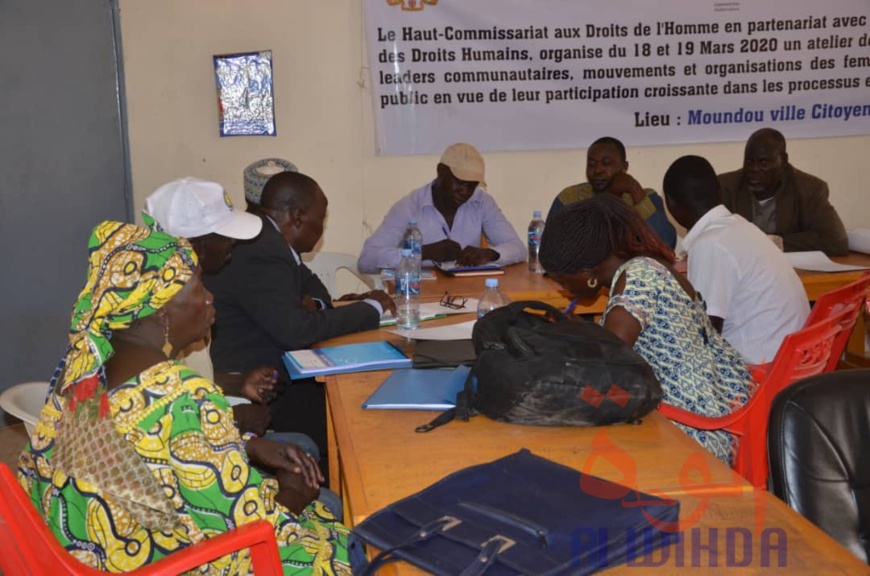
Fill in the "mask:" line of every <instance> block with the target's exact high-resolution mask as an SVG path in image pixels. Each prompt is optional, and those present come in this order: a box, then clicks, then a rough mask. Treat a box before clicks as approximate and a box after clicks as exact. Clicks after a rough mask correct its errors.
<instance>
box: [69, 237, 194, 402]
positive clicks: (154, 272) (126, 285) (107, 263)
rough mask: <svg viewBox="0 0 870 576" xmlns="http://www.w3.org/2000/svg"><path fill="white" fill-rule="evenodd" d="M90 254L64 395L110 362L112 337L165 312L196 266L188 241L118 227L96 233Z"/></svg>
mask: <svg viewBox="0 0 870 576" xmlns="http://www.w3.org/2000/svg"><path fill="white" fill-rule="evenodd" d="M88 251H89V253H90V257H89V262H88V279H87V283H86V284H85V287H84V289H82V292H81V294H79V297H78V300H77V301H76V303H75V306H74V307H73V314H72V323H71V326H70V335H69V348H68V351H67V355H66V373H65V375H64V377H63V381H62V382H61V383H60V388H59V391H60V392H64V391H65V390H67V388H68V387H69V386H70V385H72V384H75V383H76V382H77V381H79V380H81V379H82V378H84V377H86V376H88V375H91V374H95V373H96V372H97V370H98V369H99V368H100V366H102V365H104V364H105V363H106V361H107V360H108V359H109V358H110V357H111V356H112V353H113V349H112V344H111V341H110V337H111V333H112V331H113V330H122V329H124V328H129V327H130V325H131V324H132V323H133V322H135V321H136V320H138V319H140V318H145V317H147V316H150V315H151V314H154V313H155V312H156V311H157V310H159V309H160V308H161V307H163V305H164V304H166V303H167V302H168V301H169V300H171V299H172V297H173V296H175V295H176V294H177V293H178V292H179V291H180V290H181V289H182V287H184V285H185V284H186V283H187V281H188V280H190V278H191V276H192V275H193V270H194V269H195V268H196V264H197V258H196V253H195V252H194V251H193V249H192V248H191V247H190V244H189V243H188V242H187V240H184V239H179V238H175V237H174V236H170V235H169V234H165V233H162V232H156V231H152V230H149V229H147V228H140V227H138V226H134V225H132V224H122V223H120V222H103V223H102V224H100V225H99V226H97V227H96V228H94V231H93V233H92V234H91V238H90V241H89V242H88Z"/></svg>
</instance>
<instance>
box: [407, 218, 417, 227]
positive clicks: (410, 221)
mask: <svg viewBox="0 0 870 576" xmlns="http://www.w3.org/2000/svg"><path fill="white" fill-rule="evenodd" d="M416 225H417V219H416V218H411V219H410V220H408V226H416Z"/></svg>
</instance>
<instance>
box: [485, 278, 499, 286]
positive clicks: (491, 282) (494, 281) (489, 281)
mask: <svg viewBox="0 0 870 576" xmlns="http://www.w3.org/2000/svg"><path fill="white" fill-rule="evenodd" d="M483 285H484V286H486V287H487V288H498V278H487V279H486V280H484V281H483Z"/></svg>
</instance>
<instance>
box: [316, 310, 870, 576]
mask: <svg viewBox="0 0 870 576" xmlns="http://www.w3.org/2000/svg"><path fill="white" fill-rule="evenodd" d="M468 318H469V317H468V316H467V315H455V316H452V317H449V318H444V319H441V320H436V321H433V322H441V323H446V322H458V321H464V320H467V319H468ZM380 338H385V339H388V340H392V341H394V342H396V341H400V340H402V337H401V336H398V335H395V334H392V333H390V332H386V331H370V332H364V333H359V334H355V335H352V336H348V337H343V338H336V339H333V340H331V341H329V342H328V344H329V345H336V344H342V343H351V342H360V341H364V340H373V339H380ZM325 344H327V343H325ZM389 373H390V372H389V371H377V372H366V373H357V374H341V375H334V376H329V377H327V378H326V379H325V380H326V393H327V418H328V437H329V465H330V483H331V487H332V488H333V489H334V490H336V491H339V492H340V493H341V495H342V498H343V501H344V506H345V523H347V524H348V525H350V526H354V525H356V524H358V523H359V522H361V521H362V520H364V519H365V518H366V517H368V516H369V515H371V514H372V513H374V512H376V511H377V510H380V509H381V508H383V507H385V506H387V505H388V504H390V503H392V502H394V501H396V500H399V499H401V498H404V497H406V496H409V495H411V494H414V493H416V492H418V491H420V490H422V489H423V488H425V487H427V486H429V485H431V484H433V483H435V482H436V481H438V480H440V479H441V478H443V477H444V476H446V475H448V474H450V473H452V472H455V471H457V470H461V469H463V468H465V467H467V466H471V465H474V464H480V463H484V462H489V461H492V460H495V459H497V458H501V457H503V456H506V455H508V454H511V453H513V452H516V451H517V450H519V449H521V448H528V449H529V450H531V451H532V452H533V453H535V454H538V455H540V456H543V457H545V458H549V459H550V460H553V461H556V462H559V463H561V464H564V465H566V466H570V467H572V468H574V469H576V470H580V471H582V472H584V473H588V474H592V475H594V476H598V477H600V478H605V479H608V480H611V481H614V482H617V483H619V484H622V485H623V486H627V487H628V488H631V489H633V490H640V491H643V492H648V493H652V494H658V495H663V496H668V497H671V498H675V499H677V500H679V501H680V504H681V511H680V529H681V530H685V532H684V533H683V538H684V543H683V544H682V545H681V547H676V548H672V549H671V551H670V552H669V556H668V557H667V558H666V559H664V560H663V561H662V557H661V555H654V556H653V557H651V558H650V559H649V561H648V562H649V563H648V565H646V566H642V565H631V566H629V565H625V566H620V567H616V568H613V569H612V570H611V571H608V574H611V573H612V574H628V575H632V574H656V575H657V576H662V575H663V574H671V573H675V572H676V571H678V570H679V571H680V572H681V573H686V572H691V573H705V574H718V573H725V571H726V570H727V571H728V574H731V573H736V574H760V573H761V572H762V571H765V572H766V573H769V570H770V569H769V568H764V566H766V565H769V566H771V567H773V568H774V569H776V568H777V567H778V568H779V569H780V571H784V569H787V570H788V571H789V573H793V574H867V573H868V568H867V566H866V565H864V564H862V563H861V562H860V561H858V560H857V559H856V558H855V557H854V556H852V555H851V554H850V553H849V552H848V551H846V550H845V549H843V548H842V547H841V546H840V545H839V544H837V543H836V542H835V541H834V540H832V539H831V538H830V537H828V536H827V535H826V534H824V533H823V532H821V531H820V530H819V529H818V528H816V527H815V526H813V525H812V524H811V523H809V522H808V521H807V520H805V519H804V518H802V517H801V516H800V515H798V514H797V513H795V512H793V511H792V510H791V509H789V508H788V507H787V506H786V505H785V504H783V503H782V502H780V501H779V500H777V499H776V498H775V497H773V496H771V495H769V494H768V493H766V492H753V490H752V487H751V486H750V485H749V484H748V483H747V482H745V481H744V480H743V479H742V478H741V477H740V476H738V475H736V474H735V473H734V472H733V471H732V470H730V469H729V468H728V467H727V466H725V465H724V464H722V463H721V462H719V461H718V460H716V459H715V458H714V457H713V456H712V455H710V454H709V453H708V452H707V451H706V450H704V449H702V448H701V447H700V446H699V445H698V444H696V443H695V442H694V441H693V440H691V439H690V438H689V437H688V436H686V435H685V434H684V433H683V432H682V431H681V430H679V429H678V428H677V427H676V426H675V425H673V424H672V423H671V422H669V421H668V420H667V419H665V418H664V417H662V416H661V415H660V414H659V413H658V412H653V413H652V414H650V415H649V416H647V417H646V418H645V419H644V421H643V422H642V423H641V424H640V425H628V424H626V425H619V426H610V427H598V428H568V427H552V428H551V427H533V426H516V425H511V424H503V423H498V422H495V421H492V420H489V419H487V418H485V417H484V416H478V417H476V418H472V419H471V420H470V421H469V422H452V423H450V424H447V425H445V426H442V427H440V428H438V429H436V430H433V431H431V432H427V433H423V434H420V433H416V432H415V431H414V429H415V428H416V427H417V426H418V425H420V424H422V423H425V422H428V421H429V420H431V419H432V418H433V417H434V416H435V415H436V414H437V413H436V412H430V411H412V410H363V409H362V408H361V405H362V403H363V402H364V401H365V399H366V398H368V396H369V395H370V394H371V393H372V392H373V391H374V390H375V389H376V388H377V387H378V386H379V385H380V384H381V383H382V382H383V380H384V379H385V378H386V377H387V376H388V375H389ZM578 490H588V491H591V492H593V493H594V491H595V487H594V486H591V487H590V486H587V487H585V488H584V487H583V486H580V487H578ZM614 496H615V497H617V498H619V499H622V500H623V502H630V501H631V500H632V499H634V498H636V496H635V492H634V491H627V492H626V493H625V494H622V495H611V497H614ZM744 537H746V538H747V540H746V541H745V542H744V540H742V538H744ZM735 539H738V540H736V541H737V542H738V546H737V547H736V550H737V552H736V553H735V546H734V545H733V542H734V541H735ZM714 541H715V543H716V544H715V546H713V547H711V546H709V544H710V543H711V542H714ZM778 543H782V546H781V555H780V554H779V549H777V550H770V549H769V548H771V547H772V546H773V545H776V544H778ZM749 554H751V557H750V556H749ZM654 559H655V560H656V561H655V562H653V560H654ZM659 561H661V564H659ZM744 563H745V564H746V565H745V566H744V565H743V564H744ZM379 573H380V574H401V575H405V574H423V572H421V571H419V570H417V569H415V568H413V567H412V566H409V565H407V564H404V563H400V564H396V565H392V566H389V567H387V568H384V569H383V570H382V571H381V572H379Z"/></svg>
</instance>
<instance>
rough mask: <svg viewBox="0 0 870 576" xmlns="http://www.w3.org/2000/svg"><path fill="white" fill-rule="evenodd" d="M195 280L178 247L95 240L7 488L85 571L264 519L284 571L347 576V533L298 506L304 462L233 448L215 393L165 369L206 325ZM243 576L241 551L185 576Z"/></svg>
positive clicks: (304, 498) (166, 242)
mask: <svg viewBox="0 0 870 576" xmlns="http://www.w3.org/2000/svg"><path fill="white" fill-rule="evenodd" d="M201 274H202V271H201V268H200V267H199V266H198V264H197V257H196V254H195V253H194V251H193V249H192V248H191V246H190V244H189V243H188V242H187V241H186V240H181V239H178V238H175V237H173V236H170V235H168V234H164V233H162V232H158V231H152V230H149V229H147V228H140V227H137V226H133V225H131V224H122V223H119V222H103V223H102V224H100V225H99V226H97V227H96V228H95V229H94V232H93V234H92V235H91V239H90V242H89V265H88V278H87V282H86V284H85V287H84V289H83V290H82V292H81V294H80V295H79V298H78V300H77V302H76V304H75V306H74V308H73V314H72V322H71V327H70V333H69V346H68V347H67V351H66V355H65V356H64V358H63V360H62V361H61V363H60V365H59V366H58V368H57V370H56V371H55V374H54V377H53V378H52V381H51V388H50V393H49V397H48V400H47V402H46V405H45V407H44V408H43V409H42V412H41V414H40V419H39V422H38V423H37V425H36V428H35V430H34V434H33V436H32V438H31V441H30V444H29V445H28V446H27V447H26V448H25V450H24V452H23V453H22V455H21V458H20V460H19V481H20V482H21V484H22V486H23V487H24V489H25V491H26V492H27V493H28V494H29V495H30V498H31V501H32V502H33V505H34V506H35V507H36V509H37V510H38V511H39V512H40V513H41V514H42V516H43V517H44V518H45V520H46V523H47V524H48V526H49V528H50V529H51V531H52V532H53V533H54V534H55V536H56V537H57V539H58V540H59V541H60V543H61V545H63V546H64V548H66V549H67V550H68V551H69V552H70V553H71V554H73V555H74V556H75V557H76V558H78V559H79V560H80V561H81V562H83V563H84V564H86V565H88V566H91V567H93V568H97V569H99V570H103V571H109V572H128V571H130V570H134V569H136V568H139V567H141V566H144V565H146V564H149V563H151V562H153V561H156V560H158V559H160V558H162V557H164V556H166V555H168V554H171V553H172V552H174V551H176V550H179V549H182V548H185V547H187V546H191V545H193V544H196V543H197V542H200V541H202V540H204V539H207V538H209V537H211V536H214V535H217V534H220V533H222V532H226V531H227V530H230V529H232V528H234V527H236V526H239V525H242V524H245V523H248V522H253V521H254V520H259V519H263V520H266V521H268V522H270V523H272V524H273V526H274V527H275V538H276V540H277V542H278V551H279V555H280V557H281V560H282V563H283V565H284V573H285V574H338V575H340V574H350V567H349V564H348V559H347V529H346V528H345V527H343V526H342V525H341V524H339V523H337V522H336V521H335V519H334V518H333V517H332V515H331V514H330V513H329V512H328V511H327V510H326V509H325V508H324V507H323V506H322V504H320V503H319V502H316V501H314V502H312V500H313V499H314V498H315V497H316V495H317V485H318V480H319V478H318V475H319V471H318V470H317V466H316V464H315V462H314V460H313V459H311V458H310V457H309V456H308V455H307V454H305V453H304V452H302V450H300V449H299V448H298V447H296V446H294V445H287V444H281V443H278V442H269V441H268V440H264V439H261V438H253V439H250V440H248V441H247V443H246V442H245V441H243V439H242V438H241V437H240V436H239V431H238V429H237V428H236V427H235V425H234V424H233V414H232V409H231V408H230V406H229V404H228V402H227V400H226V398H224V396H223V394H221V392H220V390H219V389H218V388H217V387H216V386H215V385H214V383H212V382H211V381H209V380H206V379H204V378H202V377H201V376H200V375H199V374H197V373H196V372H194V371H192V370H191V369H190V368H188V367H187V366H185V365H184V364H182V363H181V362H179V361H177V360H175V356H176V355H177V354H178V352H179V351H181V350H183V349H184V348H186V347H187V346H188V345H190V344H191V343H193V342H196V341H198V340H199V339H201V338H202V337H203V336H204V334H205V333H206V332H207V331H208V330H209V328H210V327H211V325H212V324H213V323H214V319H215V312H214V307H213V306H212V295H211V293H210V292H209V291H208V290H206V289H205V287H204V286H203V284H202V281H201ZM251 464H257V465H258V466H263V467H266V468H268V469H270V470H274V471H275V472H276V475H277V477H278V480H277V481H276V480H274V479H263V478H262V477H261V476H260V474H259V472H257V470H256V469H254V468H253V467H252V465H251ZM250 572H251V565H250V554H249V552H248V551H247V550H244V551H240V552H236V553H233V554H230V555H228V556H224V557H223V558H219V559H217V560H215V561H212V562H210V563H209V564H207V565H205V566H202V567H200V569H199V570H198V571H197V573H199V574H226V575H230V574H249V573H250Z"/></svg>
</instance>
